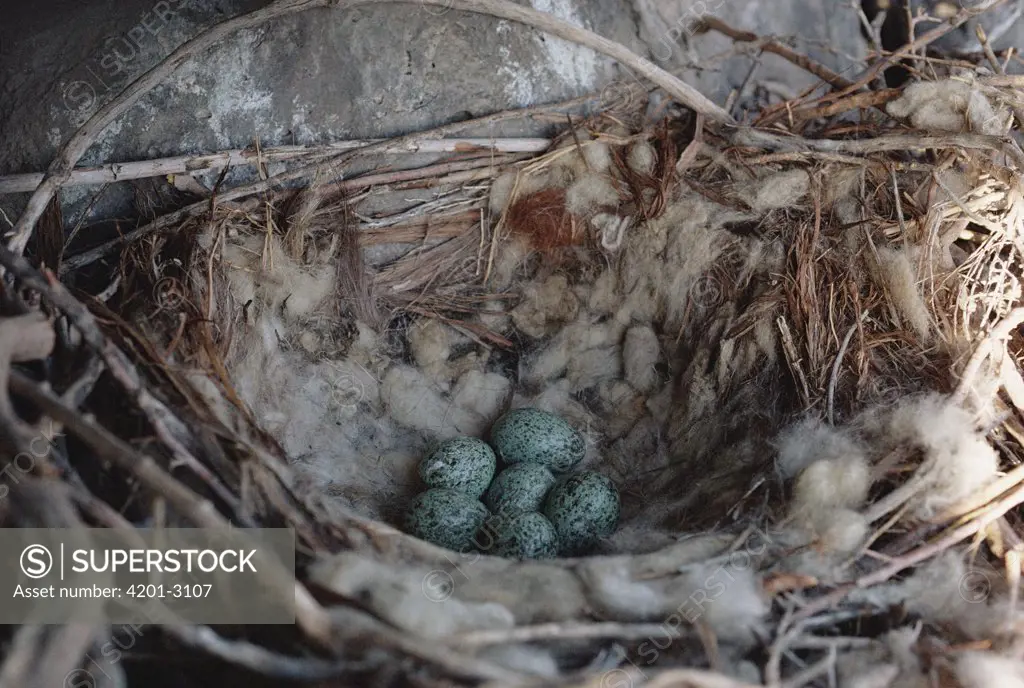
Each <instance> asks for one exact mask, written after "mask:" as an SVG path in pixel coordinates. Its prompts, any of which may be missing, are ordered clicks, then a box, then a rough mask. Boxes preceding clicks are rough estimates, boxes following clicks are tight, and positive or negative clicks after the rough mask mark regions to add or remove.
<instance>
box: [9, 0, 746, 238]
mask: <svg viewBox="0 0 1024 688" xmlns="http://www.w3.org/2000/svg"><path fill="white" fill-rule="evenodd" d="M417 1H418V2H421V3H424V4H427V5H437V6H441V7H445V8H453V9H457V10H463V11H466V12H475V13H477V14H487V15H490V16H493V17H499V18H501V19H508V20H510V21H514V22H518V23H520V24H526V25H527V26H532V27H534V28H537V29H540V30H542V31H545V32H547V33H550V34H552V35H554V36H557V37H558V38H562V39H564V40H567V41H572V42H574V43H578V44H580V45H582V46H585V47H587V48H590V49H592V50H595V51H597V52H599V53H602V54H604V55H607V56H608V57H611V58H614V59H615V60H617V61H619V62H620V63H622V64H623V65H625V66H627V67H630V68H631V69H634V70H635V71H636V72H638V73H639V74H640V75H641V76H643V77H645V78H647V79H649V80H650V81H652V82H654V83H655V84H657V85H658V86H660V87H661V88H663V89H664V90H665V91H666V92H667V93H668V94H669V95H670V96H672V97H673V98H675V99H676V100H678V101H679V102H680V103H682V104H683V105H686V106H687V107H690V108H692V109H693V110H694V111H696V112H698V113H700V114H702V115H705V116H706V117H708V118H710V119H713V120H715V121H718V122H727V123H732V122H733V119H732V117H731V116H730V115H729V113H727V112H726V111H725V110H723V109H722V108H720V107H719V106H718V105H715V104H714V103H713V102H711V101H710V100H708V99H707V98H705V97H704V96H703V95H701V94H700V92H699V91H697V90H696V89H695V88H693V87H692V86H690V85H688V84H686V83H684V82H683V81H681V80H680V79H678V78H677V77H675V76H673V75H672V74H669V73H668V72H666V71H665V70H663V69H661V68H660V67H658V66H657V65H655V64H654V63H652V62H651V61H650V60H646V59H644V58H642V57H640V56H638V55H636V54H635V53H633V52H632V51H630V50H629V49H628V48H626V47H625V46H623V45H621V44H619V43H616V42H615V41H611V40H608V39H607V38H604V37H602V36H599V35H597V34H596V33H594V32H592V31H588V30H587V29H583V28H580V27H578V26H573V25H572V24H570V23H568V22H566V21H564V20H562V19H559V18H557V17H554V16H552V15H550V14H547V13H545V12H540V11H538V10H534V9H531V8H527V7H521V6H520V5H516V4H514V3H512V2H509V0H417ZM394 2H409V0H276V1H275V2H272V3H271V4H269V5H267V6H266V7H264V8H263V9H260V10H256V11H255V12H250V13H249V14H245V15H242V16H240V17H234V18H232V19H228V20H227V21H224V22H222V23H220V24H217V25H216V26H214V27H212V28H210V29H209V30H207V31H205V32H203V33H201V34H199V35H198V36H196V37H195V38H193V39H191V40H189V41H186V42H185V43H183V44H182V45H180V46H179V47H178V48H177V49H176V50H175V51H174V52H172V53H171V54H170V55H168V56H167V57H166V58H165V59H164V60H163V61H162V62H160V63H158V64H157V65H156V66H155V67H153V68H152V69H150V70H149V71H148V72H146V73H145V74H143V75H142V76H140V77H139V78H138V79H136V80H135V81H133V82H132V83H131V84H129V85H128V87H127V88H126V89H125V90H124V91H123V92H122V93H121V95H119V96H118V97H117V98H115V99H114V100H112V101H110V102H109V103H107V104H106V105H104V106H103V107H102V108H100V109H99V110H97V111H96V113H95V114H93V116H92V117H90V118H89V120H88V121H87V122H86V123H85V124H83V125H82V126H81V127H80V128H79V129H78V131H76V132H75V133H74V135H72V137H71V138H70V139H68V141H67V142H66V143H65V144H64V145H63V146H61V148H60V150H59V151H58V152H57V157H56V158H55V159H54V160H53V162H52V163H50V166H49V168H48V169H47V171H46V176H45V177H44V178H43V181H42V182H40V184H39V186H38V187H36V189H35V191H34V192H33V193H32V197H31V198H30V199H29V202H28V206H27V207H26V209H25V212H24V213H23V214H22V216H21V218H20V219H19V220H18V223H17V224H16V225H15V226H14V230H13V232H12V238H11V240H10V242H9V243H8V248H9V249H10V250H11V251H12V252H14V253H16V254H21V253H23V252H24V250H25V246H27V245H28V240H29V238H30V237H31V236H32V230H33V229H34V228H35V225H36V222H38V221H39V218H40V217H42V215H43V212H44V211H45V210H46V207H47V205H48V204H49V202H50V201H51V200H52V199H53V197H54V196H55V195H56V194H57V191H58V190H59V189H60V187H61V185H63V184H64V182H66V181H67V180H68V178H69V177H70V175H71V171H72V170H73V169H74V167H75V164H76V163H78V161H79V160H81V158H82V156H83V155H84V154H85V152H86V151H87V150H88V149H89V147H90V146H92V144H93V143H94V142H95V140H96V139H97V138H98V137H99V135H100V134H101V133H102V132H103V130H104V129H105V128H106V127H107V126H108V125H109V124H110V123H111V122H113V121H114V120H115V119H117V118H118V117H120V116H121V115H122V114H124V113H125V112H127V111H128V109H129V108H131V106H132V105H134V104H135V103H136V102H138V100H139V99H140V98H142V96H144V95H145V94H147V93H149V91H151V90H152V89H153V88H155V87H156V86H157V85H159V84H160V83H161V82H163V81H164V79H166V78H167V77H168V76H170V75H171V74H173V73H174V71H175V70H176V69H177V68H178V67H179V66H181V64H182V63H184V62H185V61H186V60H187V59H189V58H190V57H193V56H194V55H196V54H198V53H201V52H202V51H204V50H207V49H208V48H211V47H213V46H215V45H216V44H217V43H219V42H221V41H223V40H224V39H225V38H227V37H228V36H229V35H231V34H233V33H235V32H236V31H241V30H243V29H248V28H252V27H255V26H259V25H261V24H263V23H265V22H267V21H269V20H271V19H275V18H277V17H282V16H285V15H288V14H294V13H297V12H301V11H303V10H307V9H312V8H317V7H328V6H331V7H336V8H341V9H348V8H352V7H359V6H362V5H375V4H384V3H394Z"/></svg>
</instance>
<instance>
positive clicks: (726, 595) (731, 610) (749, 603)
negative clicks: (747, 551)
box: [684, 559, 769, 644]
mask: <svg viewBox="0 0 1024 688" xmlns="http://www.w3.org/2000/svg"><path fill="white" fill-rule="evenodd" d="M687 579H688V582H689V584H690V585H691V586H692V592H691V594H690V595H689V597H688V598H687V603H688V604H687V605H686V606H685V607H684V613H687V612H689V613H688V614H687V616H688V617H689V618H690V619H691V620H694V615H695V616H696V618H699V619H701V620H703V621H705V622H707V623H708V624H709V625H710V626H711V628H712V629H713V630H714V632H715V635H717V636H718V637H719V638H720V639H722V640H726V641H731V642H735V643H739V644H747V643H750V642H753V641H754V640H755V639H756V634H757V632H758V631H760V630H762V628H763V624H764V618H765V616H766V615H767V614H768V609H769V605H768V603H767V601H766V600H765V598H764V594H763V591H762V588H761V581H760V579H759V578H758V577H757V576H755V575H754V573H753V571H752V570H751V566H750V564H749V563H747V564H746V565H739V564H736V565H734V564H733V561H732V560H731V559H730V561H729V562H727V563H725V564H722V565H719V566H714V565H710V564H706V565H702V566H700V567H698V568H697V569H695V570H694V571H691V572H690V573H689V574H688V576H687Z"/></svg>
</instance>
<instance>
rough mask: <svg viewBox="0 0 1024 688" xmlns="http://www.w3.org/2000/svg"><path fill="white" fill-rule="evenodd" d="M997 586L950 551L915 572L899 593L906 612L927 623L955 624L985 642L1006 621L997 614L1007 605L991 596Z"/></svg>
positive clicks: (969, 634) (991, 577)
mask: <svg viewBox="0 0 1024 688" xmlns="http://www.w3.org/2000/svg"><path fill="white" fill-rule="evenodd" d="M995 583H996V580H995V579H994V578H993V576H992V575H991V574H988V573H985V572H984V571H981V570H973V571H972V570H969V569H968V568H967V566H966V565H965V564H964V561H963V558H962V556H961V555H960V554H959V553H958V552H956V551H953V550H947V551H946V552H943V553H942V554H940V555H938V556H937V557H935V558H934V559H932V560H930V561H928V562H927V563H926V564H924V565H923V566H921V567H919V568H918V569H917V570H915V571H914V573H913V575H911V576H910V577H909V578H907V580H905V581H903V583H902V584H900V586H899V587H898V590H897V592H898V594H899V596H900V597H901V598H902V600H903V604H904V605H905V606H906V608H907V609H908V610H909V611H910V612H912V613H915V614H918V615H920V616H921V617H922V618H923V619H925V620H926V621H929V622H932V623H947V624H952V625H954V626H956V627H957V628H959V629H960V630H961V632H963V633H964V634H965V635H967V636H969V637H971V638H983V637H988V636H989V634H991V633H992V632H993V631H994V630H996V627H997V626H998V625H999V623H1000V622H1001V620H1002V618H1003V617H1001V616H1000V615H997V614H996V613H995V611H994V610H995V609H998V608H999V607H1000V603H1004V602H1003V601H1002V600H1000V599H998V598H996V596H995V595H994V594H992V586H994V584H995ZM975 588H978V589H982V590H983V591H984V592H988V593H989V594H988V595H987V596H984V595H981V594H979V592H978V590H975ZM978 597H983V599H978ZM1004 604H1005V603H1004Z"/></svg>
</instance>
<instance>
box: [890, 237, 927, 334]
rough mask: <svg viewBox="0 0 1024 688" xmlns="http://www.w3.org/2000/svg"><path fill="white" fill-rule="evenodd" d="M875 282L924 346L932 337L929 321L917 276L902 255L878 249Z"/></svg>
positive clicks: (908, 260) (907, 259) (902, 253)
mask: <svg viewBox="0 0 1024 688" xmlns="http://www.w3.org/2000/svg"><path fill="white" fill-rule="evenodd" d="M878 272H879V275H878V276H879V279H880V280H881V282H882V284H883V285H884V286H885V288H886V290H887V291H888V292H889V295H890V296H891V297H892V300H893V304H894V305H895V306H896V308H897V310H899V313H900V315H901V316H902V317H903V318H904V319H905V320H906V322H907V323H908V324H909V325H910V326H911V327H912V328H913V330H914V333H915V334H916V335H917V336H918V338H919V339H920V340H921V341H922V342H924V343H927V342H929V341H931V337H932V320H931V316H930V315H929V313H928V306H927V304H925V301H924V297H923V296H922V295H921V290H920V289H918V287H917V275H916V274H915V271H914V266H913V265H912V264H911V262H910V258H909V257H908V256H907V254H906V252H905V251H898V250H895V249H891V248H880V249H878Z"/></svg>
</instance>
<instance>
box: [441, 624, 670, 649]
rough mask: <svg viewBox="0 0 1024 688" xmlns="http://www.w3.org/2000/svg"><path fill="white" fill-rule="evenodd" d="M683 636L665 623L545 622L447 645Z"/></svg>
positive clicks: (482, 633)
mask: <svg viewBox="0 0 1024 688" xmlns="http://www.w3.org/2000/svg"><path fill="white" fill-rule="evenodd" d="M683 635H684V634H683V633H681V632H680V631H679V629H678V628H674V629H673V628H669V627H667V626H666V625H665V624H621V623H613V622H607V623H572V624H569V623H548V624H539V625H536V626H517V627H515V628H509V629H501V630H492V631H476V632H474V633H466V634H464V635H459V636H454V637H452V638H451V639H450V641H449V644H451V645H454V646H456V647H464V646H468V647H481V646H486V645H506V644H511V643H532V642H537V641H543V640H563V639H572V640H579V639H593V638H619V639H622V640H640V639H643V638H649V637H652V636H657V637H669V638H681V637H683Z"/></svg>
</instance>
